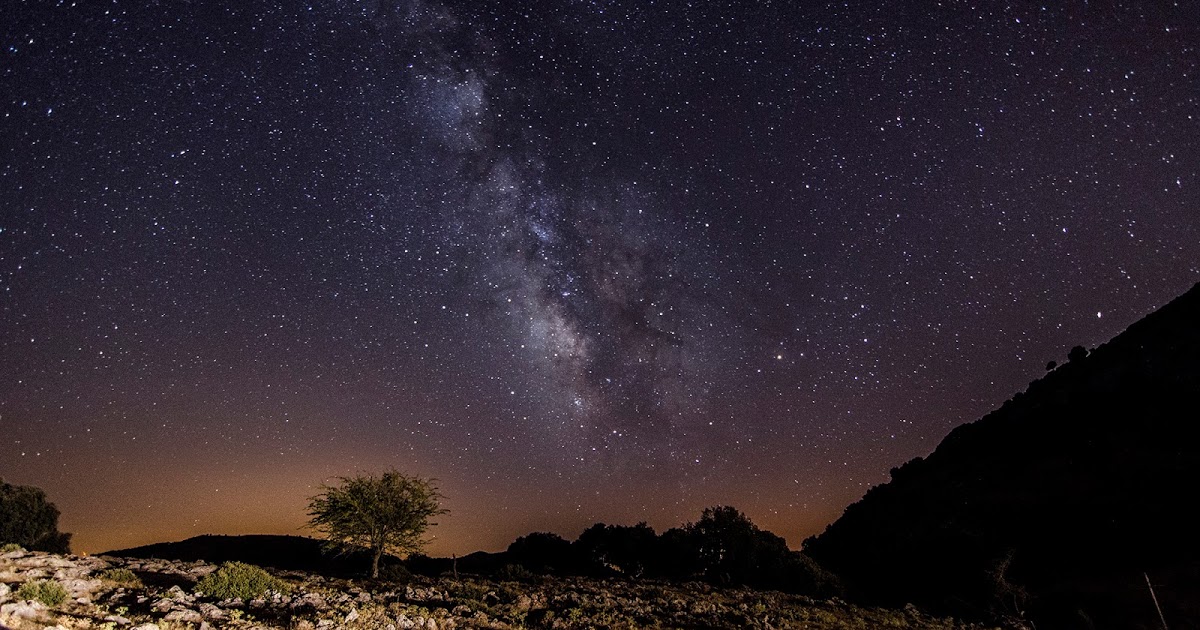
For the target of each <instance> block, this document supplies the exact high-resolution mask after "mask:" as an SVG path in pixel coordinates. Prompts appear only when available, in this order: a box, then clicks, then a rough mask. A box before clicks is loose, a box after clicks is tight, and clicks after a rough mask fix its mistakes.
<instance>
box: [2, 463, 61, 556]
mask: <svg viewBox="0 0 1200 630" xmlns="http://www.w3.org/2000/svg"><path fill="white" fill-rule="evenodd" d="M5 543H15V544H18V545H21V546H22V547H24V548H26V549H29V550H31V551H47V552H50V553H70V552H71V535H70V534H64V533H62V532H60V531H58V508H57V507H55V505H54V504H53V503H51V502H50V501H47V500H46V493H45V492H43V491H42V489H41V488H35V487H33V486H17V485H13V484H10V483H5V482H4V480H3V479H0V545H2V544H5Z"/></svg>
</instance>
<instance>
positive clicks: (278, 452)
mask: <svg viewBox="0 0 1200 630" xmlns="http://www.w3.org/2000/svg"><path fill="white" fill-rule="evenodd" d="M274 4H275V3H265V2H264V3H259V2H245V3H242V2H225V3H219V2H205V1H199V0H198V1H195V2H124V1H121V2H116V1H100V0H96V1H84V0H79V1H76V2H52V1H42V2H33V1H29V2H18V1H16V0H8V1H5V2H3V3H2V6H0V476H2V477H4V478H5V480H6V481H9V482H14V483H22V484H31V485H36V486H39V487H42V488H44V489H45V490H46V491H47V492H48V493H49V495H50V498H51V499H52V500H53V501H55V502H56V503H57V505H58V506H59V508H60V509H61V510H62V513H63V516H62V519H61V522H60V526H61V528H62V529H63V530H64V531H72V532H75V534H76V537H75V549H76V550H79V551H87V552H98V551H103V550H106V549H112V548H119V547H128V546H133V545H138V544H144V543H149V542H155V541H163V540H178V539H182V538H185V537H188V536H192V535H198V534H203V533H228V534H234V533H291V534H304V533H307V530H302V529H300V527H301V525H302V524H303V522H304V518H305V517H304V506H305V504H306V497H308V496H310V495H312V494H314V493H315V492H316V488H317V487H318V486H319V485H320V484H321V483H323V482H330V481H332V480H333V478H334V477H336V476H342V475H349V474H354V473H357V472H378V471H382V470H384V469H386V468H388V467H392V466H394V467H396V468H398V469H400V470H402V471H407V472H411V473H416V474H421V475H426V476H432V477H436V478H437V479H439V480H440V487H441V488H442V490H443V492H444V493H445V494H446V495H447V497H448V500H447V501H446V507H448V508H449V509H450V510H451V513H450V514H449V515H447V516H443V517H441V518H440V519H439V522H440V525H439V526H438V527H435V528H434V529H433V530H432V533H434V534H435V535H436V536H437V539H436V540H435V541H434V542H433V543H432V545H431V546H430V548H429V551H430V552H432V553H435V554H450V553H458V554H463V553H466V552H470V551H473V550H477V549H485V550H499V549H503V548H504V547H505V546H507V544H508V543H509V542H510V541H511V540H512V539H513V538H515V537H516V536H518V535H521V534H525V533H528V532H530V531H535V530H540V531H554V532H557V533H559V534H562V535H564V536H566V537H567V538H574V537H575V536H577V535H578V534H579V532H580V531H582V530H583V528H584V527H585V526H587V525H590V524H592V523H594V522H597V521H603V522H607V523H620V524H633V523H636V522H638V521H641V520H645V521H647V522H649V524H650V525H652V526H654V527H655V528H656V529H658V530H660V531H661V530H663V529H665V528H668V527H672V526H676V525H679V524H681V523H683V522H685V521H688V520H695V518H697V517H698V515H699V512H700V510H701V509H702V508H703V507H705V506H711V505H717V504H731V505H734V506H736V507H738V508H739V509H741V510H743V511H744V512H745V513H746V514H747V515H748V516H750V518H751V519H753V520H754V521H755V523H757V524H758V525H760V526H761V527H764V528H766V529H769V530H772V531H774V532H776V533H778V534H780V535H783V536H785V537H786V538H787V540H788V542H789V544H791V545H792V546H793V547H798V546H799V544H800V542H801V541H802V540H803V538H804V537H805V536H808V535H810V534H813V533H816V532H818V531H820V530H821V529H822V528H823V527H824V526H825V524H827V523H828V522H830V521H831V520H833V519H834V518H836V517H837V516H838V515H839V514H840V513H841V511H842V509H844V508H845V506H846V505H847V504H849V503H850V502H852V501H854V500H857V499H858V498H859V497H860V496H861V495H862V494H863V492H865V491H866V489H867V488H869V487H870V486H871V485H874V484H878V483H881V482H883V481H886V479H887V478H888V470H889V469H890V468H892V467H893V466H897V465H899V464H901V463H902V462H904V461H906V460H908V459H911V458H912V457H915V456H917V455H925V454H927V453H928V452H929V451H931V450H932V449H933V448H934V446H936V444H937V443H938V441H940V440H941V438H942V437H944V436H945V434H946V433H947V432H948V431H949V430H950V429H951V428H953V427H954V426H956V425H959V424H962V423H964V422H968V421H972V420H975V419H977V418H978V417H979V416H981V415H982V414H984V413H986V412H987V411H989V410H991V409H993V408H995V407H996V406H998V405H999V404H1000V403H1001V402H1002V401H1004V400H1005V399H1007V398H1009V397H1010V396H1011V395H1012V394H1014V393H1015V392H1017V391H1019V390H1021V389H1023V388H1024V387H1025V385H1026V384H1027V383H1028V382H1029V381H1031V380H1033V379H1034V378H1037V377H1039V376H1040V375H1041V374H1043V373H1044V370H1045V366H1046V363H1047V361H1049V360H1052V359H1053V360H1058V361H1059V362H1062V361H1063V360H1064V358H1065V357H1066V354H1067V351H1068V349H1069V348H1070V347H1071V346H1074V345H1084V346H1095V345H1098V344H1099V343H1102V342H1104V341H1106V340H1107V339H1109V338H1110V337H1112V336H1113V335H1115V334H1116V333H1118V332H1120V331H1121V330H1123V329H1124V328H1125V327H1126V326H1128V325H1129V324H1131V323H1132V322H1134V321H1136V320H1137V319H1139V318H1140V317H1142V316H1143V315H1145V314H1147V313H1148V312H1150V311H1152V310H1153V309H1155V308H1157V307H1159V306H1161V305H1163V304H1165V303H1166V302H1167V301H1169V300H1170V299H1171V298H1173V297H1175V296H1177V295H1178V294H1180V293H1182V292H1183V291H1185V290H1186V289H1187V288H1189V287H1190V286H1191V285H1192V284H1194V283H1195V282H1197V281H1200V177H1198V172H1200V169H1198V166H1197V165H1198V163H1200V52H1198V50H1197V46H1200V30H1198V27H1197V24H1200V22H1197V20H1196V16H1197V13H1196V5H1195V4H1193V3H1190V2H1182V3H1175V4H1172V3H1168V2H1128V3H1125V5H1126V6H1121V7H1113V6H1111V4H1112V3H1094V4H1089V3H1086V2H1083V3H1081V2H1065V3H1047V4H1046V5H1045V6H1043V5H1039V4H1037V3H1030V2H1014V3H1010V4H1008V5H1007V6H1005V3H1000V2H987V3H982V4H981V5H980V6H971V5H970V4H968V3H964V2H940V3H934V2H914V3H884V2H849V3H842V2H837V3H817V2H769V1H765V0H764V1H762V2H741V1H726V2H722V1H704V0H694V1H692V2H682V1H673V0H660V1H657V2H652V1H649V0H592V1H581V0H562V1H559V2H550V1H545V2H527V3H526V2H512V1H507V0H443V1H442V2H435V1H433V0H364V1H354V0H326V1H315V2H311V3H307V4H306V3H297V2H283V3H280V4H283V5H286V6H284V7H283V8H280V7H277V6H267V5H274ZM1031 439H1035V438H1034V437H1031Z"/></svg>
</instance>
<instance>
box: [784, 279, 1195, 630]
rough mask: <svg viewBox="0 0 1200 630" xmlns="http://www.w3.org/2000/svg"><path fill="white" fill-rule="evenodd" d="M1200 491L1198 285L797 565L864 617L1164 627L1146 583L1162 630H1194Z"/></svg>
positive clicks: (812, 545) (811, 545) (938, 456)
mask: <svg viewBox="0 0 1200 630" xmlns="http://www.w3.org/2000/svg"><path fill="white" fill-rule="evenodd" d="M1047 358H1049V357H1047ZM1051 367H1053V366H1051ZM1198 491H1200V284H1198V285H1196V286H1195V287H1193V288H1192V289H1191V290H1189V291H1188V292H1187V293H1185V294H1184V295H1183V296H1181V297H1179V298H1177V299H1175V300H1174V301H1172V302H1171V303H1170V304H1168V305H1166V306H1164V307H1162V308H1161V309H1159V310H1158V311H1156V312H1154V313H1152V314H1150V315H1147V316H1146V317H1145V318H1143V319H1142V320H1140V321H1138V322H1137V323H1135V324H1133V325H1132V326H1130V327H1129V328H1128V329H1127V330H1126V331H1125V332H1123V333H1121V334H1120V335H1118V336H1117V337H1116V338H1114V339H1113V340H1112V341H1110V342H1109V343H1106V344H1104V345H1102V346H1100V347H1098V348H1096V349H1095V350H1094V351H1092V352H1090V353H1088V352H1087V351H1086V350H1084V349H1082V348H1076V349H1074V350H1072V352H1071V359H1070V361H1068V362H1067V363H1066V364H1064V365H1061V366H1057V367H1056V368H1054V369H1053V370H1052V371H1050V372H1049V373H1047V374H1046V375H1045V376H1044V377H1042V378H1041V379H1039V380H1037V381H1035V382H1033V383H1032V384H1031V385H1030V386H1029V388H1028V389H1027V390H1026V391H1025V392H1023V393H1020V394H1017V395H1016V396H1015V397H1014V398H1012V399H1011V400H1009V401H1007V402H1005V403H1004V404H1003V405H1002V406H1001V407H1000V409H998V410H996V411H994V412H992V413H990V414H988V415H987V416H985V417H984V418H982V419H981V420H979V421H977V422H973V423H970V424H966V425H963V426H960V427H958V428H956V429H955V430H954V431H952V432H951V433H950V434H949V435H948V436H947V437H946V438H945V439H944V440H943V441H942V443H941V444H940V445H939V446H938V447H937V449H936V450H935V451H934V452H933V454H931V455H930V456H929V457H928V458H925V459H921V458H917V459H915V460H913V461H910V462H908V463H906V464H904V465H903V466H900V467H899V468H896V469H893V470H892V480H891V481H890V482H889V483H885V484H882V485H880V486H877V487H875V488H872V489H871V490H869V491H868V492H867V493H866V495H865V496H864V497H863V498H862V499H861V500H860V501H858V502H857V503H854V504H852V505H850V506H849V507H848V508H847V509H846V511H845V513H844V514H843V516H842V517H841V518H839V519H838V520H837V521H836V522H834V523H833V524H831V525H829V527H828V528H827V529H826V530H825V531H824V533H822V534H820V535H817V536H814V537H812V538H809V539H808V540H806V541H805V543H804V550H805V552H806V553H807V554H809V555H810V556H811V557H813V558H814V559H816V560H817V561H818V562H820V563H821V564H822V565H823V566H825V567H827V568H829V569H830V570H832V571H834V572H835V573H837V574H838V575H839V576H840V577H842V578H843V580H845V582H846V583H847V586H848V587H850V588H851V589H853V591H854V592H855V593H856V594H857V596H858V597H859V598H861V599H864V600H866V601H869V602H871V603H879V604H885V605H892V606H895V605H903V604H904V603H906V602H912V603H915V604H918V605H920V606H923V607H927V608H930V609H932V610H934V611H937V612H946V613H954V614H960V615H962V614H967V615H976V616H983V615H989V614H990V615H1010V616H1019V615H1020V614H1022V613H1024V615H1025V616H1026V617H1027V618H1031V619H1033V620H1035V621H1036V622H1037V627H1039V628H1043V627H1047V628H1049V627H1053V628H1161V627H1162V624H1161V622H1160V620H1159V617H1158V613H1157V611H1156V610H1155V607H1154V603H1153V601H1152V599H1151V596H1150V592H1149V588H1148V587H1147V576H1148V578H1149V582H1150V583H1151V584H1152V585H1153V586H1154V589H1155V591H1156V595H1157V597H1158V601H1159V603H1160V604H1161V605H1162V607H1163V614H1164V616H1165V618H1166V620H1167V622H1168V624H1169V625H1170V627H1171V628H1177V627H1196V626H1194V625H1193V626H1188V624H1194V623H1196V621H1197V620H1200V544H1198V541H1200V517H1198V514H1200V510H1198V509H1197V505H1196V502H1197V497H1198V496H1200V494H1198ZM1172 620H1174V623H1171V622H1172Z"/></svg>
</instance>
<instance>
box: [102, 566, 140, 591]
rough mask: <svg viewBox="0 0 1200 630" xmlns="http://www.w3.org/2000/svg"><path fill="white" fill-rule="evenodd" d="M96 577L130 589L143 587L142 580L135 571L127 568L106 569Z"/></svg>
mask: <svg viewBox="0 0 1200 630" xmlns="http://www.w3.org/2000/svg"><path fill="white" fill-rule="evenodd" d="M96 577H98V578H100V579H101V580H105V581H107V582H112V583H114V584H117V585H120V586H125V587H128V588H141V586H142V579H141V578H139V577H138V576H137V574H136V573H134V572H133V571H130V570H129V569H125V568H120V569H105V570H103V571H101V572H99V573H97V574H96Z"/></svg>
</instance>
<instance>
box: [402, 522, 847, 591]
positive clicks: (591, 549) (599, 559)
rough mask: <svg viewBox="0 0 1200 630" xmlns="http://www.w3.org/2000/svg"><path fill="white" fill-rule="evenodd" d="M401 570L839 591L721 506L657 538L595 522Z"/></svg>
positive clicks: (775, 539)
mask: <svg viewBox="0 0 1200 630" xmlns="http://www.w3.org/2000/svg"><path fill="white" fill-rule="evenodd" d="M406 566H407V567H408V568H409V569H410V570H411V571H413V572H415V573H425V574H441V573H444V572H446V571H448V570H453V568H454V567H455V566H457V569H458V570H459V571H463V572H472V573H485V574H492V575H508V576H513V575H518V576H519V575H522V574H526V575H536V574H542V575H559V576H562V575H576V576H588V577H623V578H630V579H635V578H647V579H663V580H673V581H688V580H703V581H707V582H711V583H713V584H716V585H721V586H750V587H754V588H762V589H773V590H780V591H785V592H789V593H800V594H806V595H813V596H823V597H828V596H833V595H836V594H838V593H839V592H840V587H839V585H838V582H837V579H836V578H835V577H834V576H833V575H832V574H830V573H829V572H827V571H825V570H824V569H822V568H821V567H820V566H818V565H817V563H816V562H814V561H813V560H812V559H810V558H808V557H806V556H805V555H803V554H802V553H800V552H798V551H792V550H791V549H788V546H787V543H786V542H785V541H784V539H783V538H780V537H779V536H776V535H775V534H772V533H771V532H768V531H764V530H762V529H759V528H758V527H757V526H756V525H754V523H752V522H751V521H750V519H749V518H747V517H746V516H745V515H743V514H742V513H741V512H739V511H737V510H736V509H734V508H732V507H727V506H723V507H714V508H709V509H706V510H704V512H703V514H701V516H700V519H699V520H697V521H696V522H695V523H688V524H686V525H684V526H682V527H676V528H672V529H669V530H667V531H665V532H663V533H662V534H661V535H659V534H656V533H655V532H654V530H653V529H652V528H651V527H650V526H648V525H646V524H645V523H638V524H637V525H606V524H604V523H597V524H595V525H592V526H591V527H589V528H587V529H586V530H584V531H583V533H582V534H580V535H579V538H577V539H576V540H575V541H573V542H572V541H568V540H566V539H564V538H562V537H561V536H559V535H557V534H552V533H547V532H535V533H532V534H529V535H527V536H522V537H520V538H518V539H517V540H515V541H513V543H512V544H511V545H509V547H508V550H507V551H505V552H502V553H498V554H487V553H476V554H471V555H469V556H465V557H463V558H459V559H458V560H457V562H456V563H454V562H452V561H450V560H446V559H432V558H426V557H422V556H415V557H413V558H410V559H409V561H408V562H407V563H406Z"/></svg>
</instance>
